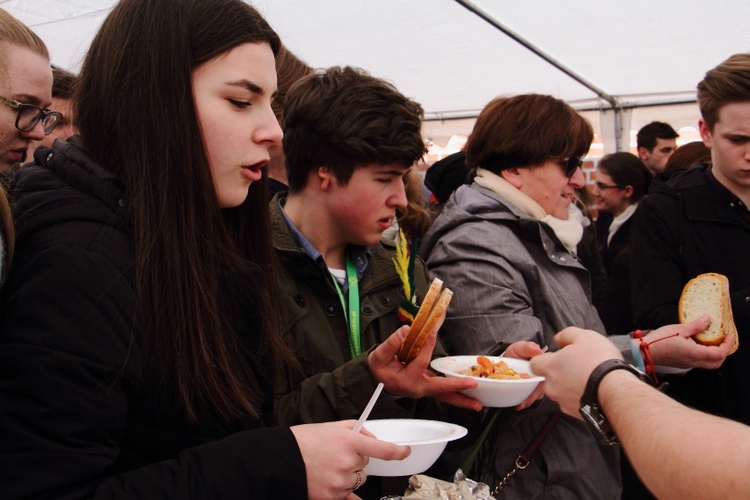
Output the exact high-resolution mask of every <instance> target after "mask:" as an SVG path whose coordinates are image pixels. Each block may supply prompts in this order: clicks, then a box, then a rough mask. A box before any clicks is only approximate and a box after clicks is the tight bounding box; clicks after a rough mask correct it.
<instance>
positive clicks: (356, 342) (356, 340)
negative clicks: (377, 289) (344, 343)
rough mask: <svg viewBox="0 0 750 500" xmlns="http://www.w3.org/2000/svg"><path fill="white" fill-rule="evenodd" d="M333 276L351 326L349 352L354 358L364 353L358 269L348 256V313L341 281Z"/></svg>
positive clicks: (348, 323)
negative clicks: (360, 320) (360, 335)
mask: <svg viewBox="0 0 750 500" xmlns="http://www.w3.org/2000/svg"><path fill="white" fill-rule="evenodd" d="M331 278H332V279H333V285H334V286H335V287H336V292H338V294H339V299H340V300H341V308H342V310H343V311H344V318H346V322H347V325H348V326H349V353H350V354H351V355H352V358H356V357H357V356H359V355H360V353H362V340H361V339H360V337H359V281H358V279H357V269H356V268H355V267H354V264H353V263H352V261H351V260H349V258H347V259H346V280H347V282H348V283H349V308H348V311H349V313H348V314H347V307H346V301H345V300H344V294H343V293H342V292H341V287H339V282H338V280H337V279H336V277H335V276H334V275H331Z"/></svg>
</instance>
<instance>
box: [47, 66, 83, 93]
mask: <svg viewBox="0 0 750 500" xmlns="http://www.w3.org/2000/svg"><path fill="white" fill-rule="evenodd" d="M76 83H78V76H76V75H74V74H73V73H70V72H68V71H65V70H64V69H60V68H55V67H53V68H52V97H56V98H57V99H72V98H73V92H74V91H75V87H76Z"/></svg>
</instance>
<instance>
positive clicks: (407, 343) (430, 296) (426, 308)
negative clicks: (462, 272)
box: [398, 278, 443, 362]
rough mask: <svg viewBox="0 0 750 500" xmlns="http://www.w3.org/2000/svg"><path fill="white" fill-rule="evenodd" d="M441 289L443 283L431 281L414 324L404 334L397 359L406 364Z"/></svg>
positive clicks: (437, 280) (438, 280)
mask: <svg viewBox="0 0 750 500" xmlns="http://www.w3.org/2000/svg"><path fill="white" fill-rule="evenodd" d="M442 288H443V281H442V280H440V279H438V278H435V279H433V280H432V284H430V288H429V290H427V294H426V295H425V297H424V300H423V301H422V305H421V306H419V311H417V316H416V317H415V318H414V322H413V323H412V324H411V327H410V328H409V333H407V334H406V338H404V343H403V344H401V349H399V351H398V359H399V360H401V361H403V362H406V359H407V358H408V357H409V351H410V350H411V346H412V344H413V343H414V341H415V340H416V339H417V337H418V336H419V333H420V332H421V331H422V327H423V326H424V324H425V321H427V317H428V316H429V315H430V311H432V308H433V307H434V306H435V302H436V301H437V300H438V298H439V297H440V290H441V289H442Z"/></svg>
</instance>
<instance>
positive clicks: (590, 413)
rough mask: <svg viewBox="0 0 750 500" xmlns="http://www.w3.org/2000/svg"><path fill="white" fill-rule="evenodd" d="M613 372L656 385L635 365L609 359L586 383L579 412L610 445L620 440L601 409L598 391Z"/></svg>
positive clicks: (597, 368) (598, 367)
mask: <svg viewBox="0 0 750 500" xmlns="http://www.w3.org/2000/svg"><path fill="white" fill-rule="evenodd" d="M613 370H627V371H629V372H630V373H632V374H633V375H635V376H636V377H638V378H639V379H640V380H642V381H643V382H646V383H647V384H649V385H654V382H653V380H651V378H650V377H649V376H648V375H646V374H645V373H643V372H640V371H638V369H637V368H636V367H634V366H633V365H629V364H628V363H626V362H624V361H622V360H620V359H609V360H607V361H604V362H602V363H601V364H600V365H599V366H597V367H596V368H595V369H594V371H593V372H591V375H589V380H588V382H587V383H586V390H584V391H583V396H581V406H580V408H579V409H578V411H579V412H580V413H581V415H582V416H583V420H584V421H585V422H586V423H587V424H588V425H589V426H590V427H591V428H593V429H594V431H596V432H597V433H599V434H601V435H602V436H603V437H604V439H605V440H606V441H607V443H609V444H610V445H615V444H619V443H620V440H619V439H618V438H617V434H615V431H614V430H613V429H612V426H611V425H610V423H609V421H608V420H607V417H606V416H605V415H604V412H603V411H602V409H601V407H600V406H599V398H598V395H597V393H598V390H599V384H600V383H601V381H602V379H603V378H604V376H605V375H606V374H608V373H609V372H611V371H613Z"/></svg>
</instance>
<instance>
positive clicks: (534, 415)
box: [421, 94, 725, 498]
mask: <svg viewBox="0 0 750 500" xmlns="http://www.w3.org/2000/svg"><path fill="white" fill-rule="evenodd" d="M592 139H593V132H592V128H591V125H590V124H589V123H588V122H587V121H586V120H585V119H583V118H582V117H581V116H580V115H578V113H576V112H575V110H573V109H572V108H571V107H570V106H568V105H567V104H565V103H564V102H562V101H560V100H558V99H555V98H553V97H550V96H544V95H536V94H530V95H519V96H515V97H510V98H499V99H495V100H493V101H491V102H490V103H489V104H488V105H487V106H486V107H485V108H484V110H483V111H482V112H481V113H480V115H479V117H478V118H477V121H476V124H475V125H474V130H473V132H472V134H471V136H470V137H469V141H468V143H467V146H466V162H467V166H468V167H469V168H470V169H472V170H473V171H474V172H475V173H476V177H475V180H474V183H473V184H472V185H465V186H461V187H460V188H459V189H458V190H457V191H456V192H455V193H454V194H453V196H452V197H451V199H450V200H449V201H448V203H447V205H446V206H445V208H444V210H443V212H442V213H441V215H440V216H439V217H438V218H437V219H436V221H435V222H434V224H433V226H432V227H431V229H430V231H429V232H428V234H427V235H426V236H425V238H424V241H423V244H422V245H423V246H422V250H421V252H422V254H423V256H424V257H425V258H426V261H427V264H428V267H429V268H430V272H431V273H432V274H433V275H435V276H438V277H440V278H441V279H443V280H444V281H445V283H446V284H447V285H448V286H449V287H451V289H453V290H454V292H455V294H454V296H453V301H452V302H451V306H450V308H449V310H448V317H447V319H446V321H445V324H444V325H443V328H442V330H441V334H442V336H443V340H444V341H445V345H446V348H447V349H448V351H449V352H452V353H453V354H469V355H477V354H485V353H491V354H492V353H500V352H503V351H505V354H506V356H514V357H531V356H535V355H538V354H541V349H540V347H539V346H548V347H549V348H550V350H552V351H554V350H557V346H556V345H555V344H554V342H553V336H554V334H555V333H556V332H558V331H560V330H562V329H564V328H566V327H568V326H579V327H582V328H586V329H590V330H595V331H598V332H603V331H604V327H603V325H602V322H601V320H600V319H599V315H598V314H597V312H596V309H595V308H594V306H593V305H592V303H591V297H590V290H591V284H590V277H589V273H588V271H587V270H586V268H585V267H584V266H583V265H582V264H581V262H580V261H579V259H578V258H577V256H576V245H577V244H578V242H579V240H580V238H581V235H582V233H583V227H582V223H581V221H582V215H581V213H580V211H579V210H578V209H577V208H576V206H575V204H574V201H575V196H574V193H575V190H576V188H580V187H582V186H583V185H584V176H583V173H582V172H581V170H580V168H579V167H580V165H581V158H582V157H583V156H584V155H585V154H586V153H587V151H588V149H589V146H590V144H591V141H592ZM695 326H696V325H689V326H688V325H685V328H684V329H682V331H681V335H680V336H678V337H672V338H669V339H668V340H665V341H664V342H659V343H657V344H656V345H654V346H653V348H652V349H651V356H652V358H659V357H660V356H661V358H659V359H660V362H661V361H662V360H663V359H664V354H663V352H664V351H663V350H662V349H660V348H661V347H662V345H663V344H671V345H670V348H671V349H672V352H673V353H675V356H681V357H686V356H690V357H693V359H696V360H697V359H700V360H701V362H705V363H714V364H716V363H721V361H723V357H724V356H725V354H722V352H717V353H714V354H715V357H712V356H713V354H712V353H707V352H706V351H703V350H701V348H699V347H696V346H697V344H695V342H693V341H692V340H690V339H689V338H687V336H688V334H689V333H695V332H696V331H697V330H695V329H694V328H693V329H691V328H692V327H695ZM704 326H705V325H704ZM665 328H669V327H665ZM665 333H667V332H666V331H664V330H659V331H655V332H652V333H651V334H649V335H648V336H647V337H648V339H649V341H650V340H652V339H653V338H655V337H654V336H656V337H658V338H660V337H663V336H665ZM612 340H613V342H615V344H616V345H618V347H619V348H620V350H621V351H622V353H623V356H624V358H625V359H626V360H627V361H628V362H630V363H638V362H639V359H637V358H640V355H639V353H638V347H637V346H638V344H639V342H638V341H636V342H634V341H632V340H631V339H630V337H629V336H628V335H622V336H619V337H614V338H613V339H612ZM506 348H507V350H506ZM703 349H708V348H703ZM717 350H718V349H717ZM685 359H687V358H685ZM670 361H671V360H670ZM663 364H669V363H663ZM540 391H541V389H540ZM535 399H536V395H532V396H531V397H530V398H529V399H527V400H526V401H524V402H523V403H521V404H520V405H519V406H518V407H516V410H517V411H502V412H501V413H500V414H499V416H498V417H497V419H496V420H495V423H494V425H495V426H496V427H495V428H494V432H490V433H489V434H488V436H493V435H494V436H496V438H494V439H493V438H488V439H487V440H486V442H485V444H486V445H487V446H488V449H490V448H491V449H493V451H494V453H495V457H494V458H493V459H491V460H486V461H485V463H487V465H488V468H490V469H491V470H489V471H479V473H478V474H477V473H475V474H474V475H475V477H476V478H477V479H482V480H484V481H485V482H488V483H492V484H498V483H499V482H500V480H502V479H503V477H505V475H506V474H507V473H509V472H510V471H511V470H513V469H514V465H515V463H516V457H518V456H519V454H521V452H523V451H524V450H527V447H529V446H530V444H531V443H532V442H533V441H535V440H538V439H544V441H543V443H542V445H541V446H540V447H539V449H538V451H537V452H536V453H534V454H533V456H532V457H531V460H530V462H529V464H528V466H527V467H526V468H525V469H523V470H517V471H516V473H515V475H514V476H512V478H511V479H510V480H509V481H508V483H507V484H506V485H505V486H504V488H503V490H502V498H536V497H540V496H544V497H547V498H619V496H620V471H619V456H620V451H619V448H618V447H616V446H610V445H608V444H607V443H606V442H605V441H604V440H603V439H598V438H597V436H596V435H595V433H592V431H591V429H589V428H588V427H587V425H586V424H585V423H583V422H582V421H580V420H577V419H575V418H573V417H569V416H566V415H563V416H561V417H559V420H556V423H554V424H553V427H551V430H549V431H548V432H543V431H541V429H542V428H543V427H544V424H545V422H548V421H550V422H555V420H554V419H557V418H558V416H557V415H556V414H557V412H558V406H557V404H556V403H554V402H552V401H551V400H548V399H542V400H541V401H540V402H536V403H535V401H534V400H535ZM532 403H533V404H532ZM480 425H487V422H482V423H481V424H480ZM535 438H536V439H535Z"/></svg>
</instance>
